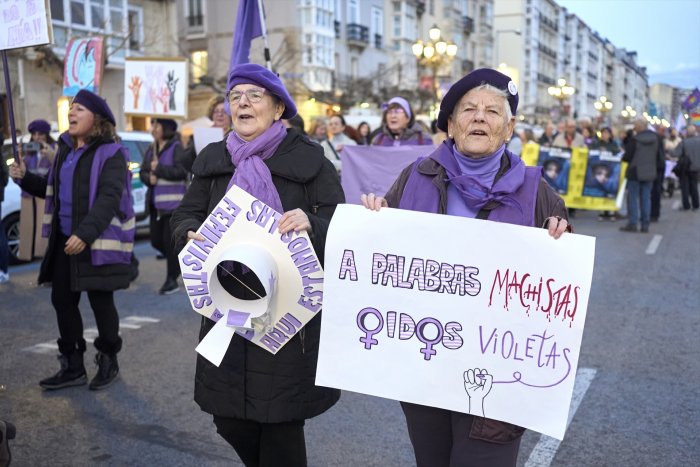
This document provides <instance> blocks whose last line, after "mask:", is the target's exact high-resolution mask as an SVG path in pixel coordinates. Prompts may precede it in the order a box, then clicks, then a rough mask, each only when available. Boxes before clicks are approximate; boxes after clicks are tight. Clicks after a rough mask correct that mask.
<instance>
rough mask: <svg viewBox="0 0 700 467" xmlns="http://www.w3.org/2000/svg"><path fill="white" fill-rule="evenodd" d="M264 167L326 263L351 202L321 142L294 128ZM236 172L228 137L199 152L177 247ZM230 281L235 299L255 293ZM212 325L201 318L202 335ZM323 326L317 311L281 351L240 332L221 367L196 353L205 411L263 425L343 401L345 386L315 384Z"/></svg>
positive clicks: (252, 283) (180, 214) (250, 281)
mask: <svg viewBox="0 0 700 467" xmlns="http://www.w3.org/2000/svg"><path fill="white" fill-rule="evenodd" d="M265 164H266V165H267V166H268V168H269V169H270V172H271V173H272V181H273V183H274V185H275V187H276V188H277V191H278V193H279V195H280V198H281V201H282V206H283V208H284V211H285V212H286V211H290V210H292V209H296V208H301V209H302V210H303V211H304V212H306V214H307V215H308V217H309V221H310V222H311V226H312V234H311V235H310V236H311V241H312V243H313V246H314V250H315V251H316V254H317V255H318V258H319V260H320V261H321V263H323V251H324V247H325V241H326V233H327V231H328V225H329V223H330V219H331V216H332V215H333V212H334V211H335V208H336V205H337V204H338V203H343V202H345V196H344V194H343V190H342V188H341V186H340V181H339V179H338V176H337V173H336V171H335V168H334V167H333V164H331V162H330V161H328V160H327V159H326V158H325V156H324V155H323V149H321V147H320V146H319V145H317V144H315V143H312V142H311V141H309V139H308V138H306V137H305V136H303V135H302V134H301V133H299V132H298V131H297V130H293V129H290V130H288V132H287V136H286V138H285V139H284V140H283V141H282V143H281V144H280V146H279V148H278V149H277V152H276V153H275V154H274V155H273V156H272V157H271V158H269V159H267V160H266V161H265ZM233 172H234V166H233V164H232V162H231V157H230V155H229V154H228V151H227V150H226V142H225V140H224V141H221V142H218V143H212V144H210V145H208V146H207V147H206V148H205V149H204V150H203V151H202V152H201V153H200V154H199V156H197V159H196V160H195V162H194V165H193V166H192V173H193V175H194V179H193V181H192V184H191V185H190V187H189V189H188V190H187V193H186V194H185V197H184V199H183V200H182V203H181V204H180V207H178V208H177V209H176V210H175V211H174V213H173V216H172V219H171V228H172V231H173V242H174V243H175V248H176V251H180V250H181V249H182V248H183V247H184V245H185V243H186V241H187V232H188V231H190V230H192V231H195V230H197V229H198V228H199V226H200V225H201V224H202V222H204V220H205V219H206V217H207V215H208V214H209V213H210V212H211V211H212V210H213V209H214V207H215V206H216V204H217V203H218V202H219V201H220V200H221V199H222V198H223V196H224V194H225V193H226V189H227V187H228V184H229V181H230V180H231V177H232V176H233ZM219 272H220V271H219ZM234 273H235V274H236V275H237V276H238V277H240V278H242V280H243V282H245V283H246V285H247V286H248V287H250V288H252V289H253V290H255V291H256V292H257V293H259V294H261V295H262V294H264V290H263V289H262V286H261V284H260V283H259V282H258V281H257V280H256V279H255V276H254V274H241V270H240V269H238V270H237V271H234ZM251 276H252V277H251ZM227 279H228V277H226V276H224V275H221V274H219V280H220V281H221V283H222V285H223V286H224V287H225V288H226V289H227V290H229V291H230V292H232V293H235V295H236V296H237V297H240V298H244V299H245V298H254V296H252V294H251V293H250V292H248V291H247V290H246V289H245V288H244V287H242V286H241V285H240V284H238V283H236V282H232V281H227ZM319 315H320V313H319ZM213 326H214V322H213V321H211V320H210V319H208V318H206V317H202V324H201V329H200V332H199V338H200V340H201V339H202V338H204V336H205V335H206V334H207V333H208V332H209V330H210V329H211V328H212V327H213ZM320 330H321V317H320V316H316V317H314V318H313V319H312V320H311V321H310V322H309V323H308V324H306V326H305V327H304V328H303V329H302V330H301V331H300V332H299V333H298V334H297V335H296V336H294V338H293V339H292V340H291V341H289V342H287V344H286V345H285V346H284V347H283V348H282V349H280V351H279V352H277V354H275V355H273V354H271V353H269V352H268V351H266V350H264V349H262V348H261V347H259V346H258V345H256V344H253V343H251V342H249V341H247V340H245V339H243V338H242V337H240V336H238V335H235V336H234V337H233V339H232V340H231V344H230V346H229V348H228V351H227V352H226V355H225V356H224V359H223V361H222V362H221V365H220V366H219V367H218V368H217V367H216V366H214V365H213V364H212V363H210V362H209V361H208V360H206V359H205V358H203V357H201V356H198V357H197V370H196V375H195V401H196V402H197V403H198V404H199V406H200V407H201V408H202V410H204V411H205V412H208V413H211V414H214V415H218V416H221V417H230V418H237V419H244V420H253V421H256V422H261V423H281V422H287V421H292V420H305V419H307V418H311V417H314V416H316V415H319V414H321V413H323V412H325V411H326V410H328V409H329V408H330V407H331V406H333V404H335V403H336V402H337V401H338V399H339V398H340V391H338V390H336V389H330V388H324V387H319V386H316V385H315V377H316V362H317V359H318V346H319V337H320Z"/></svg>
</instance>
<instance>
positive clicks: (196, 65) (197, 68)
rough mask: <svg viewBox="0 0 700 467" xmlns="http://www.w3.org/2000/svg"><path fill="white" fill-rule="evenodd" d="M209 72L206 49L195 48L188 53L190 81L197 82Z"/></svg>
mask: <svg viewBox="0 0 700 467" xmlns="http://www.w3.org/2000/svg"><path fill="white" fill-rule="evenodd" d="M208 73H209V54H208V53H207V51H206V50H195V51H194V52H192V53H191V54H190V74H191V75H192V82H194V83H199V82H200V81H201V80H202V76H206V75H207V74H208Z"/></svg>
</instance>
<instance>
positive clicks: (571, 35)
mask: <svg viewBox="0 0 700 467" xmlns="http://www.w3.org/2000/svg"><path fill="white" fill-rule="evenodd" d="M494 29H495V30H494V37H495V40H496V50H497V51H498V52H497V53H498V57H496V61H497V62H498V63H505V64H507V65H508V66H509V67H513V68H515V69H516V70H517V71H518V74H519V78H520V79H519V87H520V91H521V98H520V99H521V101H520V102H521V103H520V105H519V109H518V112H519V113H520V114H521V115H523V116H524V117H525V119H527V120H530V121H533V122H543V121H545V120H548V119H550V118H555V119H556V118H559V117H560V114H561V113H562V111H563V112H564V113H566V112H568V114H569V115H570V116H574V115H575V116H576V117H579V118H584V117H585V118H591V119H593V118H596V117H605V118H617V117H618V116H619V115H620V111H621V110H622V109H624V108H625V106H631V107H632V108H634V109H636V110H637V111H639V112H640V114H641V111H642V110H643V109H645V108H646V107H647V103H648V77H647V74H646V70H645V69H644V68H643V67H641V66H639V65H638V64H637V57H636V52H630V51H627V50H625V49H622V48H618V47H616V46H615V45H614V44H612V43H610V41H608V40H607V39H605V38H603V37H602V36H601V35H599V34H598V33H597V32H595V31H594V30H592V29H591V28H590V27H589V26H588V25H587V24H586V23H585V22H583V21H582V20H581V19H580V18H579V17H578V16H576V15H574V14H572V13H570V12H569V11H567V10H566V9H565V8H563V7H561V6H559V5H558V4H557V3H556V2H555V1H554V0H503V1H498V2H496V3H495V14H494ZM562 78H563V79H565V80H566V82H567V84H569V85H571V86H573V87H574V88H575V89H576V92H575V94H574V95H573V96H572V97H571V98H569V99H568V100H566V101H565V102H564V103H563V105H560V102H558V101H557V100H556V99H555V98H553V97H552V96H550V95H549V93H548V92H547V91H548V89H549V87H551V86H556V85H557V82H558V80H559V79H562ZM601 96H605V98H606V99H608V100H609V101H611V102H612V103H613V108H612V110H611V111H610V112H609V114H608V115H601V114H600V112H599V111H598V110H597V109H596V107H595V103H596V101H598V100H599V99H600V98H601Z"/></svg>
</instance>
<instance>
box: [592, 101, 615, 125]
mask: <svg viewBox="0 0 700 467" xmlns="http://www.w3.org/2000/svg"><path fill="white" fill-rule="evenodd" d="M593 107H595V109H596V110H597V111H598V112H600V121H605V114H607V113H608V112H610V111H611V110H612V108H613V103H612V102H610V101H609V100H608V98H607V97H605V96H600V97H599V98H598V100H597V101H595V102H594V103H593Z"/></svg>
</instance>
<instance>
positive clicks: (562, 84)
mask: <svg viewBox="0 0 700 467" xmlns="http://www.w3.org/2000/svg"><path fill="white" fill-rule="evenodd" d="M575 93H576V88H574V87H573V86H570V85H568V84H566V80H565V79H564V78H559V79H558V80H557V85H556V86H550V87H549V88H547V94H549V95H550V96H552V97H553V98H555V99H556V100H558V101H559V108H560V109H561V111H562V112H563V114H564V115H568V114H569V111H568V109H567V108H565V102H566V100H567V99H568V98H569V97H571V96H573V95H574V94H575Z"/></svg>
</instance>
